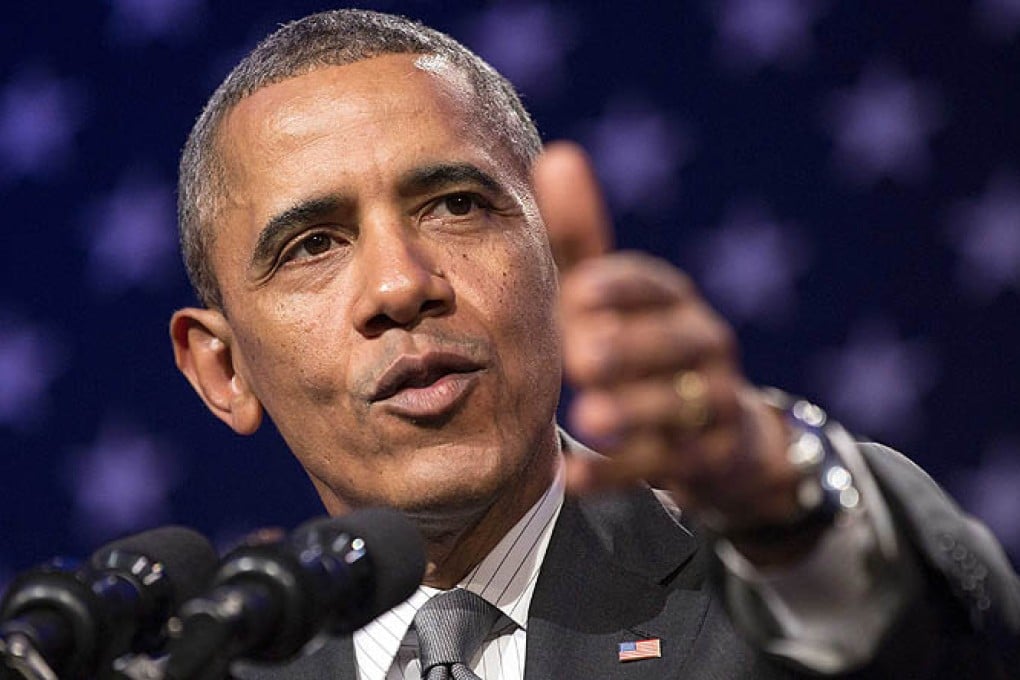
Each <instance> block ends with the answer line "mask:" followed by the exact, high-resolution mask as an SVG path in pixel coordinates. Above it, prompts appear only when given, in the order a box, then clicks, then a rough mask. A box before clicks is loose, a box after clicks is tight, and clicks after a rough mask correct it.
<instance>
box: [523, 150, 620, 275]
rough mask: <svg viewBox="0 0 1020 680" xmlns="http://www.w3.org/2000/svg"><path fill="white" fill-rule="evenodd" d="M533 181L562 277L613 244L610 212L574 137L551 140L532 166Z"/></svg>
mask: <svg viewBox="0 0 1020 680" xmlns="http://www.w3.org/2000/svg"><path fill="white" fill-rule="evenodd" d="M532 180H533V181H534V185H535V200H536V201H537V202H538V209H539V212H541V213H542V219H543V220H544V221H545V228H546V231H547V232H548V234H549V244H550V246H551V247H552V253H553V258H554V259H555V260H556V266H557V267H558V268H559V270H560V275H561V276H562V275H563V274H565V273H566V272H567V271H569V270H570V269H571V268H572V267H573V266H574V265H576V264H578V263H579V262H581V261H582V260H585V259H588V258H590V257H598V256H599V255H604V254H606V253H608V252H609V251H610V249H612V247H613V229H612V223H611V221H610V219H609V211H608V210H607V209H606V202H605V200H604V199H603V198H602V190H601V188H600V187H599V184H598V180H597V179H596V178H595V171H594V169H593V168H592V164H591V160H590V159H589V158H588V154H586V153H585V152H584V149H582V148H581V147H580V146H579V145H577V144H574V143H573V142H566V141H557V142H550V143H549V144H547V145H546V147H545V150H544V151H543V152H542V155H541V156H539V157H538V159H537V160H536V161H535V164H534V166H533V167H532Z"/></svg>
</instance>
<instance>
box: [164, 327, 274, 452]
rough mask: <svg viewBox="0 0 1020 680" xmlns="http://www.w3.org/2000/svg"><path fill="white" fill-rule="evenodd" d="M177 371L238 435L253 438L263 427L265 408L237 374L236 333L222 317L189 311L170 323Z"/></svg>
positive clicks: (238, 373) (243, 379)
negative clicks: (234, 346) (233, 347)
mask: <svg viewBox="0 0 1020 680" xmlns="http://www.w3.org/2000/svg"><path fill="white" fill-rule="evenodd" d="M170 339H171V340H172V341H173V346H174V359H175V360H176V361H177V368H178V369H180V371H181V373H183V374H184V376H185V377H186V378H187V379H188V382H190V383H191V386H192V387H194V388H195V391H196V392H198V396H200V397H201V398H202V401H204V402H205V405H206V406H207V407H208V408H209V410H210V411H212V412H213V415H215V416H216V417H217V418H219V419H220V420H222V421H223V422H225V423H226V424H227V425H229V426H230V427H231V428H232V429H233V430H234V431H235V432H237V433H238V434H252V433H253V432H255V431H256V430H257V429H258V428H259V425H260V424H261V423H262V404H261V402H259V400H258V397H256V396H255V393H254V392H252V390H251V387H250V386H249V385H248V381H247V380H245V378H244V376H242V375H241V373H240V372H239V371H238V370H237V366H236V363H237V360H238V357H236V356H234V354H233V351H232V344H233V333H232V332H231V329H230V324H229V322H228V321H227V320H226V318H225V317H224V316H223V314H222V313H221V312H219V311H217V310H214V309H198V308H195V307H188V308H185V309H181V310H178V311H177V312H175V313H174V315H173V318H171V319H170Z"/></svg>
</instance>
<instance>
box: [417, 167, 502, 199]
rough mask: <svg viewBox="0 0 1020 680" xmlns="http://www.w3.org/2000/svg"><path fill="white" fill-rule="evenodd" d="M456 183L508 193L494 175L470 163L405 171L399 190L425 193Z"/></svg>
mask: <svg viewBox="0 0 1020 680" xmlns="http://www.w3.org/2000/svg"><path fill="white" fill-rule="evenodd" d="M454 184H475V185H478V186H481V187H483V188H485V189H488V190H489V191H494V192H499V193H504V194H505V193H506V190H505V189H504V188H503V186H502V185H501V184H500V183H499V182H497V181H496V180H495V179H494V178H493V177H492V175H490V174H488V173H487V172H485V171H483V170H481V169H480V168H478V167H477V166H475V165H472V164H470V163H434V164H431V165H424V166H421V167H418V168H414V169H412V170H409V171H408V172H406V173H404V175H403V176H401V178H400V180H399V181H398V183H397V190H398V191H399V192H400V193H401V194H402V195H405V196H413V195H415V194H424V193H429V192H431V191H436V190H438V189H442V188H443V187H447V186H451V185H454Z"/></svg>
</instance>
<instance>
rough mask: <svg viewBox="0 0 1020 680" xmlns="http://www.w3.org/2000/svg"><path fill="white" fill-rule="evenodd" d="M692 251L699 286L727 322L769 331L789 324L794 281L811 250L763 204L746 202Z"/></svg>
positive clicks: (805, 263) (805, 268)
mask: <svg viewBox="0 0 1020 680" xmlns="http://www.w3.org/2000/svg"><path fill="white" fill-rule="evenodd" d="M693 251H694V253H695V254H696V255H697V257H698V260H697V264H696V265H695V266H696V267H697V270H698V272H699V279H698V280H699V283H700V284H701V285H702V286H703V287H704V288H705V292H706V293H707V295H708V296H709V298H710V299H711V300H712V301H713V302H714V303H716V304H718V305H719V307H720V310H721V311H722V312H724V313H725V314H726V316H727V318H728V319H730V320H731V321H733V322H736V323H755V324H760V325H763V326H769V327H773V328H774V327H777V326H779V325H782V324H783V323H785V322H788V321H790V319H791V316H792V313H793V311H794V310H795V309H796V305H797V292H796V280H797V277H798V276H800V275H801V274H803V273H804V272H805V271H806V270H807V268H808V265H809V263H810V256H809V247H808V245H807V243H806V242H805V240H804V238H803V237H802V236H801V235H800V234H799V232H798V230H797V229H796V227H794V226H793V225H792V224H790V223H787V222H781V221H779V220H777V219H775V218H774V217H773V216H772V214H771V212H770V211H769V209H768V208H767V207H766V206H764V205H763V204H761V203H757V202H744V203H741V204H738V205H735V206H733V207H732V208H730V210H729V211H728V213H727V215H726V216H725V217H724V218H723V221H722V224H720V225H719V226H718V227H716V228H715V229H712V230H710V231H707V232H706V233H705V235H704V236H703V237H701V239H699V241H698V242H697V243H696V244H695V246H694V248H693Z"/></svg>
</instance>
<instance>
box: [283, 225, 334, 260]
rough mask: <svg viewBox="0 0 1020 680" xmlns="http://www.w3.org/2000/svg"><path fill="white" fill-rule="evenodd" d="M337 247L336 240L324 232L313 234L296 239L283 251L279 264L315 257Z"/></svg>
mask: <svg viewBox="0 0 1020 680" xmlns="http://www.w3.org/2000/svg"><path fill="white" fill-rule="evenodd" d="M337 245H338V243H337V240H336V239H335V238H334V237H333V236H331V235H330V234H327V233H325V232H321V231H318V232H314V233H311V234H308V235H307V236H304V237H302V238H300V239H298V240H297V241H296V242H294V244H293V245H292V246H290V247H289V248H288V249H287V250H285V251H284V253H283V255H282V256H281V257H280V262H281V263H285V262H290V261H291V260H303V259H306V258H309V257H315V256H316V255H322V254H323V253H325V252H326V251H328V250H331V249H332V248H334V247H336V246H337Z"/></svg>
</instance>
